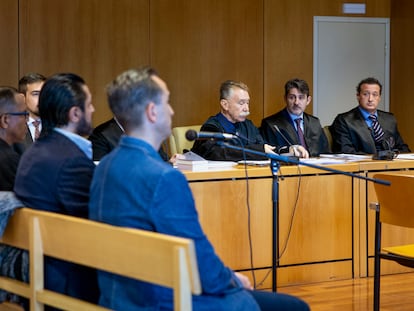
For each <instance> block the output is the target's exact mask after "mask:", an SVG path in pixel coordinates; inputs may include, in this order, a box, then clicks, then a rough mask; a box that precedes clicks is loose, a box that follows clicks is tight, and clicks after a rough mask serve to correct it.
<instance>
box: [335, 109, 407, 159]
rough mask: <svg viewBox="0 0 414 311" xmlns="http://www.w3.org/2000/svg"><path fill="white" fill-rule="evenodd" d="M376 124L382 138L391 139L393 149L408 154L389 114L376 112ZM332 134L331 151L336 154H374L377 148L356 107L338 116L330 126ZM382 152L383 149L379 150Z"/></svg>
mask: <svg viewBox="0 0 414 311" xmlns="http://www.w3.org/2000/svg"><path fill="white" fill-rule="evenodd" d="M377 113H378V122H379V123H380V125H381V127H382V129H383V130H384V133H385V135H384V138H385V139H389V138H390V137H392V138H393V140H394V142H395V146H394V149H398V150H399V151H400V152H410V149H409V148H408V146H407V144H405V143H404V141H403V139H402V137H401V135H400V133H399V132H398V128H397V120H396V119H395V117H394V115H393V114H392V113H389V112H385V111H381V110H378V111H377ZM330 131H331V133H332V140H333V146H332V151H333V152H337V153H357V154H374V153H376V151H377V148H378V146H376V145H375V141H374V138H373V137H372V131H371V129H370V128H368V126H367V124H366V122H365V120H364V117H363V116H362V114H361V111H360V110H359V108H358V107H356V108H354V109H352V110H350V111H348V112H345V113H341V114H338V115H337V116H336V118H335V120H334V122H333V123H332V125H331V126H330ZM381 149H382V150H384V148H381Z"/></svg>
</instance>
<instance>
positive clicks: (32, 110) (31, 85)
mask: <svg viewBox="0 0 414 311" xmlns="http://www.w3.org/2000/svg"><path fill="white" fill-rule="evenodd" d="M45 80H46V77H45V76H43V75H42V74H40V73H36V72H31V73H28V74H26V75H24V76H23V77H21V78H20V80H19V92H20V93H22V94H23V95H24V98H25V101H26V106H27V111H28V112H29V118H28V119H27V131H26V137H25V139H24V140H23V141H22V142H21V143H17V144H15V145H14V149H15V150H16V151H17V152H18V153H20V154H22V153H23V152H24V151H25V150H26V149H27V148H28V147H29V146H30V145H31V144H32V143H33V141H35V140H36V136H38V135H39V134H40V131H41V130H42V122H41V120H40V116H39V107H38V105H39V94H40V90H41V89H42V86H43V83H45Z"/></svg>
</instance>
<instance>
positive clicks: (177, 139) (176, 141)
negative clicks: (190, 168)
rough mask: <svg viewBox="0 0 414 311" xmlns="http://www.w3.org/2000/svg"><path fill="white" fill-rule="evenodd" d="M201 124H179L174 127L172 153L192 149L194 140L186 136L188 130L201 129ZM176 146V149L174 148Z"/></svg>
mask: <svg viewBox="0 0 414 311" xmlns="http://www.w3.org/2000/svg"><path fill="white" fill-rule="evenodd" d="M200 128H201V125H189V126H177V127H174V128H173V129H172V134H171V136H170V150H171V154H176V153H183V152H184V150H190V149H191V148H192V147H193V144H194V142H193V141H189V140H187V138H185V133H186V132H187V131H188V130H194V131H196V132H198V131H200ZM174 148H175V149H174Z"/></svg>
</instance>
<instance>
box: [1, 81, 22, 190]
mask: <svg viewBox="0 0 414 311" xmlns="http://www.w3.org/2000/svg"><path fill="white" fill-rule="evenodd" d="M28 115H29V113H28V112H27V111H26V104H25V101H24V96H23V95H22V94H19V93H18V92H17V90H16V89H14V88H12V87H0V191H12V190H13V185H14V178H15V175H16V170H17V164H18V163H19V159H20V155H19V154H18V153H17V152H16V151H14V150H13V148H12V145H13V144H14V143H18V142H21V141H23V140H24V137H25V135H26V120H27V117H28Z"/></svg>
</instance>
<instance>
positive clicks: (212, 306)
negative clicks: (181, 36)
mask: <svg viewBox="0 0 414 311" xmlns="http://www.w3.org/2000/svg"><path fill="white" fill-rule="evenodd" d="M107 92H108V100H109V105H110V108H111V110H112V112H113V113H114V115H115V116H116V118H117V119H118V121H119V122H120V124H121V125H122V126H123V128H124V129H125V133H126V135H125V136H123V137H122V138H121V141H120V143H119V145H118V147H117V148H116V149H114V150H113V151H112V152H111V153H110V154H109V155H107V156H106V157H104V158H103V159H102V161H101V162H100V164H99V165H98V167H97V168H96V170H95V173H94V177H93V181H92V186H91V196H90V204H89V217H90V218H91V219H94V220H97V221H102V222H105V223H109V224H112V225H117V226H122V227H130V228H139V229H144V230H149V231H155V232H160V233H165V234H170V235H175V236H179V237H185V238H190V239H193V240H194V244H195V248H196V255H197V261H198V267H199V272H200V279H201V285H202V294H201V295H199V296H193V309H194V310H206V311H207V310H209V311H211V310H215V311H219V310H226V311H231V310H246V311H247V310H249V311H254V310H309V309H308V306H307V305H306V304H305V303H304V302H302V301H301V300H299V299H297V298H295V297H292V296H288V295H283V294H275V293H269V292H257V291H254V290H253V289H252V286H251V285H250V282H249V280H248V278H247V277H245V276H243V275H241V274H239V273H235V272H233V271H232V270H231V269H229V268H228V267H226V266H225V265H224V264H223V262H222V261H221V260H220V258H219V257H218V256H217V255H216V254H215V252H214V249H213V246H212V245H211V244H210V242H209V241H208V239H207V237H206V236H205V234H204V232H203V230H202V228H201V226H200V223H199V221H198V215H197V211H196V209H195V205H194V200H193V197H192V193H191V190H190V188H189V185H188V183H187V180H186V178H185V177H184V175H182V173H180V172H179V171H178V170H176V169H174V168H173V167H171V165H169V164H167V163H165V162H164V161H163V160H162V159H161V157H160V155H159V154H158V152H157V150H158V149H159V147H160V145H161V143H162V142H163V141H164V140H165V139H166V138H167V137H168V136H169V135H170V133H171V118H172V116H173V114H174V111H173V109H172V108H171V106H170V104H169V91H168V88H167V85H166V83H165V82H164V81H163V80H162V79H161V78H160V77H159V76H158V75H157V74H156V73H155V72H154V71H153V70H152V69H149V68H147V69H142V70H128V71H126V72H124V73H122V74H121V75H119V76H118V77H117V78H116V79H115V80H114V81H113V82H112V83H111V84H110V85H109V86H108V90H107ZM131 247H138V246H136V245H131ZM154 269H157V267H154ZM98 280H99V286H100V290H101V297H100V304H101V305H103V306H105V307H108V308H111V309H115V310H137V309H139V310H144V309H145V310H172V309H173V298H172V291H171V290H170V289H166V288H163V287H159V286H155V285H151V284H148V283H143V282H139V281H136V280H132V279H128V278H125V277H121V276H117V275H113V274H110V273H107V272H103V271H102V272H99V275H98ZM140 307H141V308H142V309H141V308H140Z"/></svg>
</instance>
